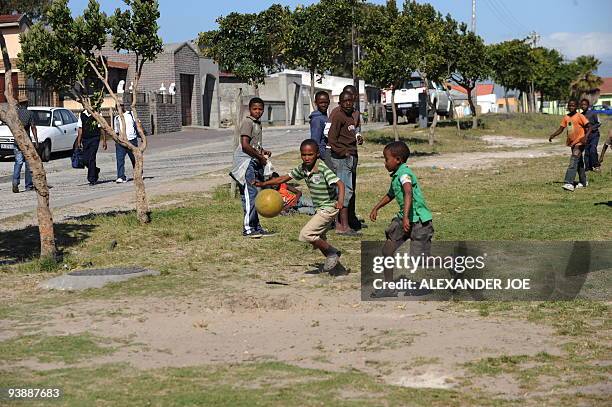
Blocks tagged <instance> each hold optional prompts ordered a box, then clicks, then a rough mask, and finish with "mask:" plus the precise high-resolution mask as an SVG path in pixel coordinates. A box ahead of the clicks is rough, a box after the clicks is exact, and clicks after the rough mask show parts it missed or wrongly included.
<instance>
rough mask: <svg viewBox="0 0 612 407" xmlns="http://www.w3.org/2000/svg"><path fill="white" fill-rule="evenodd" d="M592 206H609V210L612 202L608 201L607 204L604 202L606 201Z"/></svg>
mask: <svg viewBox="0 0 612 407" xmlns="http://www.w3.org/2000/svg"><path fill="white" fill-rule="evenodd" d="M593 205H595V206H599V205H605V206H609V207H611V208H612V201H608V202H606V201H603V202H596V203H594V204H593Z"/></svg>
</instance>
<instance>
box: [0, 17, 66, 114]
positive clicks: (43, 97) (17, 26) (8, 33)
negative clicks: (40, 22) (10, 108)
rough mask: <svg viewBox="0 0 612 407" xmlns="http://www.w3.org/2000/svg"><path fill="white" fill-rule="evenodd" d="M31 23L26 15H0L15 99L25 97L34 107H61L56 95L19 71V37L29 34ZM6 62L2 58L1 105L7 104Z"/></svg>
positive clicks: (0, 25)
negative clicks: (5, 87)
mask: <svg viewBox="0 0 612 407" xmlns="http://www.w3.org/2000/svg"><path fill="white" fill-rule="evenodd" d="M30 25H31V22H30V20H29V19H28V17H27V16H26V15H25V14H9V15H6V14H4V15H0V31H1V32H2V35H3V36H4V41H5V42H6V48H7V51H8V55H9V59H10V61H11V68H12V70H13V74H12V78H11V81H12V84H13V92H14V96H15V98H17V97H18V96H19V95H25V96H27V97H28V99H29V103H30V105H32V106H60V100H59V97H58V95H57V94H56V93H54V92H50V91H48V90H47V89H44V88H43V87H42V86H41V85H40V84H39V83H37V82H36V81H35V80H33V79H32V78H28V77H26V75H25V74H24V73H23V72H21V71H20V70H19V67H18V66H17V58H18V55H19V53H20V52H21V41H20V38H19V35H20V34H22V33H25V32H28V30H29V29H30ZM4 77H5V67H4V61H3V60H2V58H0V103H5V102H6V99H5V97H4Z"/></svg>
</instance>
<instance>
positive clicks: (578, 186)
mask: <svg viewBox="0 0 612 407" xmlns="http://www.w3.org/2000/svg"><path fill="white" fill-rule="evenodd" d="M584 187H585V186H584V185H582V183H581V182H579V183H578V185H576V189H579V188H584Z"/></svg>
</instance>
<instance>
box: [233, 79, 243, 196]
mask: <svg viewBox="0 0 612 407" xmlns="http://www.w3.org/2000/svg"><path fill="white" fill-rule="evenodd" d="M234 101H235V105H236V112H235V116H234V138H233V140H232V154H233V153H234V151H236V149H237V148H238V145H239V144H240V125H241V122H242V88H240V89H239V90H238V93H236V99H235V100H234ZM236 192H237V186H236V181H235V180H234V179H233V178H232V182H231V184H230V195H231V197H232V198H235V197H236V195H237V194H236Z"/></svg>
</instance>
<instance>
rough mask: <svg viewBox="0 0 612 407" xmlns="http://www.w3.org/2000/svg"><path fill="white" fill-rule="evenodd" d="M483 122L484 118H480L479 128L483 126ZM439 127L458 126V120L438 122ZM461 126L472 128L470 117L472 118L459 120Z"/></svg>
mask: <svg viewBox="0 0 612 407" xmlns="http://www.w3.org/2000/svg"><path fill="white" fill-rule="evenodd" d="M482 123H483V122H482V120H481V119H478V127H479V128H481V127H482ZM437 127H457V122H456V121H455V120H452V121H443V122H438V124H437ZM459 128H460V129H461V130H470V129H471V128H472V119H470V120H460V121H459Z"/></svg>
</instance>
